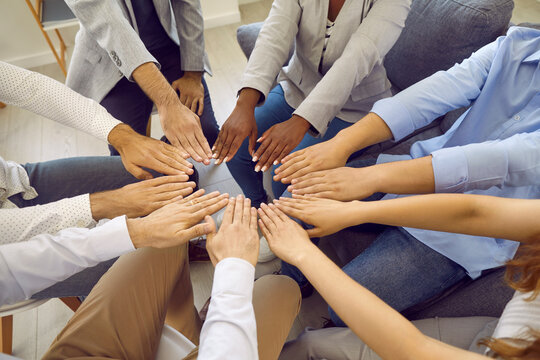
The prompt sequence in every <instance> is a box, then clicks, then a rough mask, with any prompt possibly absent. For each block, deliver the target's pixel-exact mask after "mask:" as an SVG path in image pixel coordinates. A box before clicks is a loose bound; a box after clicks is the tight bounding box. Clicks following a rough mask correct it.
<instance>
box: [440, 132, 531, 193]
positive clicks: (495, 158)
mask: <svg viewBox="0 0 540 360" xmlns="http://www.w3.org/2000/svg"><path fill="white" fill-rule="evenodd" d="M432 155H433V159H432V164H433V172H434V175H435V190H436V191H437V192H466V191H471V190H486V189H489V188H490V187H492V186H497V187H502V186H512V187H518V186H528V185H540V130H539V131H536V132H533V133H522V134H516V135H514V136H512V137H509V138H507V139H504V140H495V141H487V142H483V143H478V144H470V145H465V146H458V147H452V148H446V149H441V150H437V151H434V152H433V153H432Z"/></svg>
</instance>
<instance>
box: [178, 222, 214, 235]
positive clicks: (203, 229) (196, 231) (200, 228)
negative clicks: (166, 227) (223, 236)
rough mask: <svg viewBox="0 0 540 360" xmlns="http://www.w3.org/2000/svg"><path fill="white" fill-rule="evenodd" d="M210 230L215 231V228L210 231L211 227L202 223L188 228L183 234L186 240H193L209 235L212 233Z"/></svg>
mask: <svg viewBox="0 0 540 360" xmlns="http://www.w3.org/2000/svg"><path fill="white" fill-rule="evenodd" d="M212 230H215V226H214V228H213V229H212V226H211V225H210V224H209V223H203V224H198V225H195V226H192V227H190V228H189V229H187V230H186V232H185V234H186V237H187V238H188V239H194V238H196V237H199V236H203V235H206V234H209V233H211V232H212Z"/></svg>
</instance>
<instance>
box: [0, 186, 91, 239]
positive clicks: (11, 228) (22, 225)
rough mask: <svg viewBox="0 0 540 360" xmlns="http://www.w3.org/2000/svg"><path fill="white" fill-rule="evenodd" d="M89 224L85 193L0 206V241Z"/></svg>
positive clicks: (89, 214)
mask: <svg viewBox="0 0 540 360" xmlns="http://www.w3.org/2000/svg"><path fill="white" fill-rule="evenodd" d="M93 225H95V221H94V219H93V218H92V210H91V208H90V196H89V195H88V194H84V195H79V196H75V197H72V198H68V199H62V200H59V201H55V202H52V203H48V204H45V205H36V206H29V207H25V208H11V209H0V229H2V237H1V238H0V245H2V244H9V243H14V242H20V241H27V240H29V239H31V238H33V237H34V236H36V235H39V234H55V233H57V232H58V231H60V230H62V229H65V228H70V227H90V226H93Z"/></svg>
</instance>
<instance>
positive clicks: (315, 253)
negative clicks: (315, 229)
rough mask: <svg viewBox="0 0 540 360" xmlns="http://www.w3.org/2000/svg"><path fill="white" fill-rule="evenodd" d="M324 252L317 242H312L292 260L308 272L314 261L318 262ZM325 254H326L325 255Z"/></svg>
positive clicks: (301, 269) (295, 264)
mask: <svg viewBox="0 0 540 360" xmlns="http://www.w3.org/2000/svg"><path fill="white" fill-rule="evenodd" d="M321 254H322V252H321V251H320V250H319V248H318V247H317V246H315V244H313V243H311V244H309V245H306V247H305V248H304V249H303V250H302V251H300V252H298V253H297V254H296V258H295V259H294V261H292V262H291V264H292V265H294V266H296V267H297V268H298V269H300V271H302V272H303V273H304V274H305V273H307V272H308V270H309V268H310V267H311V266H312V264H313V263H317V258H318V257H319V256H320V255H321ZM323 256H324V255H323Z"/></svg>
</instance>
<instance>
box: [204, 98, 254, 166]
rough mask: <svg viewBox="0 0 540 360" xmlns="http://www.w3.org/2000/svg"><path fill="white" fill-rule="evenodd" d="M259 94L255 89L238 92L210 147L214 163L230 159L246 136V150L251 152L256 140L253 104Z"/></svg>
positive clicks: (217, 163)
mask: <svg viewBox="0 0 540 360" xmlns="http://www.w3.org/2000/svg"><path fill="white" fill-rule="evenodd" d="M260 96H261V95H260V93H259V92H258V91H257V90H255V89H242V91H241V92H240V96H239V97H238V102H237V103H236V106H235V107H234V109H233V111H232V113H231V115H230V116H229V117H228V118H227V120H226V121H225V123H224V124H223V126H222V127H221V131H220V132H219V135H218V138H217V140H216V143H215V144H214V146H213V147H212V151H213V155H212V157H213V158H214V159H216V165H219V164H221V162H222V161H225V162H228V161H229V160H231V159H232V158H233V157H234V155H236V152H237V151H238V149H239V148H240V145H242V143H243V142H244V139H245V138H246V137H248V136H249V146H248V151H249V153H250V154H253V150H254V149H255V141H256V140H257V123H256V122H255V106H256V105H257V102H258V100H259V98H260Z"/></svg>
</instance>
